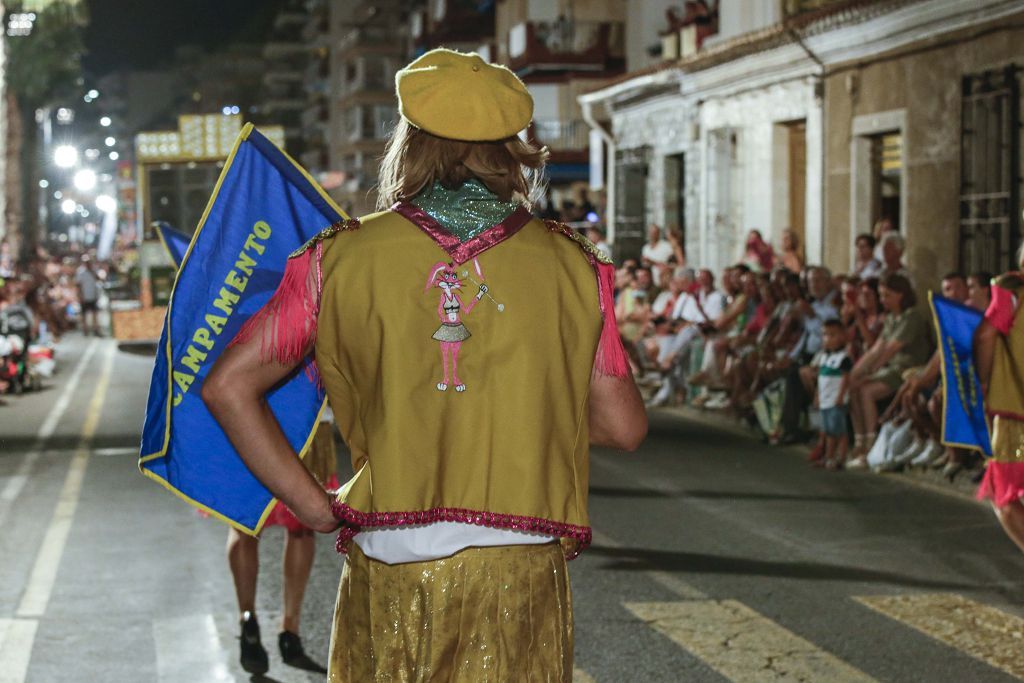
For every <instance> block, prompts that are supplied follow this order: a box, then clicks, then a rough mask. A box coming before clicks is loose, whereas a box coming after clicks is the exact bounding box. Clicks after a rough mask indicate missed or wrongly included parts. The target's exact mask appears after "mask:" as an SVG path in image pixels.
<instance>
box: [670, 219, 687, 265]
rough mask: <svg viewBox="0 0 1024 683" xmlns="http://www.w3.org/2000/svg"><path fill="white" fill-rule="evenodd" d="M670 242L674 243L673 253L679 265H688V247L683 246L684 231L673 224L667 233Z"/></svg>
mask: <svg viewBox="0 0 1024 683" xmlns="http://www.w3.org/2000/svg"><path fill="white" fill-rule="evenodd" d="M665 237H666V239H668V243H669V244H671V245H672V255H673V256H674V257H675V261H676V265H677V266H685V265H686V249H685V248H684V247H683V233H682V231H680V230H679V228H678V227H676V226H674V225H673V226H671V227H670V228H669V229H668V232H667V234H666V236H665Z"/></svg>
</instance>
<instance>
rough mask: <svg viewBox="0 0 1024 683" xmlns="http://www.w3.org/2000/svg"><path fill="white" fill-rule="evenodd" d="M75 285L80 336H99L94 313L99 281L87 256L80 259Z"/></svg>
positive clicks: (97, 302) (98, 295) (98, 292)
mask: <svg viewBox="0 0 1024 683" xmlns="http://www.w3.org/2000/svg"><path fill="white" fill-rule="evenodd" d="M75 284H76V285H77V286H78V303H79V304H80V305H81V307H82V334H85V335H89V334H92V335H96V336H99V333H100V330H99V326H98V325H97V324H96V311H97V310H98V309H99V300H100V279H99V276H98V275H97V274H96V271H95V269H94V268H93V264H92V259H91V258H89V256H88V255H86V256H83V257H82V265H81V266H79V267H78V272H76V273H75Z"/></svg>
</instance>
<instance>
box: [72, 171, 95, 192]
mask: <svg viewBox="0 0 1024 683" xmlns="http://www.w3.org/2000/svg"><path fill="white" fill-rule="evenodd" d="M72 182H73V183H74V185H75V189H77V190H79V191H81V192H90V191H92V190H94V189H96V171H94V170H92V169H91V168H83V169H82V170H80V171H78V172H77V173H75V177H74V178H72Z"/></svg>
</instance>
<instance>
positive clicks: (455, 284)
mask: <svg viewBox="0 0 1024 683" xmlns="http://www.w3.org/2000/svg"><path fill="white" fill-rule="evenodd" d="M474 261H476V259H474ZM474 265H475V266H476V268H477V271H478V272H479V269H480V266H479V264H476V263H474ZM431 287H437V288H439V289H440V290H441V297H440V300H439V301H438V303H437V316H438V318H440V319H441V326H440V327H438V328H437V331H436V332H434V334H433V337H432V339H436V340H437V341H439V342H440V343H441V367H442V369H443V373H444V375H443V378H442V379H441V381H440V382H438V383H437V390H438V391H447V389H448V385H449V384H454V386H455V391H457V392H460V393H461V392H463V391H465V390H466V383H465V382H463V381H462V380H461V379H459V349H461V348H462V342H464V341H465V340H467V339H469V337H470V334H469V330H467V329H466V326H465V325H464V324H463V323H462V317H463V316H465V315H469V313H470V311H472V310H473V307H474V306H476V305H477V303H478V302H479V301H480V299H482V298H483V296H484V294H486V293H487V285H485V284H481V285H480V288H479V290H478V291H477V293H476V296H475V297H473V298H472V299H470V300H469V302H468V303H465V304H463V303H462V297H461V296H459V290H460V289H462V281H461V280H459V276H458V274H457V273H456V272H455V267H454V265H453V264H451V263H445V262H444V261H439V262H437V263H436V264H434V267H433V268H432V269H431V270H430V276H429V277H428V278H427V286H426V288H425V289H424V290H423V291H424V292H428V291H430V289H431ZM449 366H450V369H451V374H450V375H449V372H448V371H449ZM449 378H450V380H451V381H449Z"/></svg>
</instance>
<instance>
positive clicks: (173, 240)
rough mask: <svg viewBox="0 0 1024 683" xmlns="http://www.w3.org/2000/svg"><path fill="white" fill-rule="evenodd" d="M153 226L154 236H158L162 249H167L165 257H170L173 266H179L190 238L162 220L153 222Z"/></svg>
mask: <svg viewBox="0 0 1024 683" xmlns="http://www.w3.org/2000/svg"><path fill="white" fill-rule="evenodd" d="M153 228H154V229H155V230H156V236H157V237H159V238H160V244H162V245H164V250H166V251H167V257H168V258H170V259H171V263H173V264H174V267H175V268H178V267H180V266H181V262H182V261H183V260H184V259H185V252H186V251H188V244H189V242H191V241H192V238H191V237H189V236H188V235H186V234H185V233H183V232H178V231H177V230H175V229H174V228H172V227H171V226H170V224H169V223H165V222H164V221H158V222H156V223H154V224H153Z"/></svg>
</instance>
